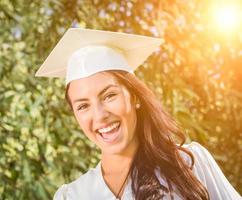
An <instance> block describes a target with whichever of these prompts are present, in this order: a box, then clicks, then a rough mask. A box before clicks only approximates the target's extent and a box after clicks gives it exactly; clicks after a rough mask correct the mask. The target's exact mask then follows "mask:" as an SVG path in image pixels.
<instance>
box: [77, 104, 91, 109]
mask: <svg viewBox="0 0 242 200" xmlns="http://www.w3.org/2000/svg"><path fill="white" fill-rule="evenodd" d="M87 107H88V105H87V104H83V105H80V106H78V107H77V110H85V109H86V108H87Z"/></svg>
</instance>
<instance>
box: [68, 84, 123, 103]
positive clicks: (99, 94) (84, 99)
mask: <svg viewBox="0 0 242 200" xmlns="http://www.w3.org/2000/svg"><path fill="white" fill-rule="evenodd" d="M111 87H118V85H113V84H110V85H107V86H106V87H105V88H104V89H102V91H101V92H99V93H98V96H101V95H102V94H103V93H105V92H106V91H107V90H108V89H109V88H111ZM87 100H88V98H79V99H76V100H74V102H73V103H76V102H79V101H87Z"/></svg>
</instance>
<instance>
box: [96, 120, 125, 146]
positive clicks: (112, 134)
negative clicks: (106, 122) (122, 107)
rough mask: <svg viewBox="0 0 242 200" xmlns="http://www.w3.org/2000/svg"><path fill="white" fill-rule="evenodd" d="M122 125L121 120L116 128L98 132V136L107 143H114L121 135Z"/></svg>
mask: <svg viewBox="0 0 242 200" xmlns="http://www.w3.org/2000/svg"><path fill="white" fill-rule="evenodd" d="M120 125H121V123H120V122H119V124H118V126H117V127H116V128H113V129H112V130H110V131H108V132H105V133H104V132H103V133H100V132H98V138H99V139H100V140H101V141H103V142H105V143H113V142H114V141H115V140H116V139H117V138H118V136H119V133H120Z"/></svg>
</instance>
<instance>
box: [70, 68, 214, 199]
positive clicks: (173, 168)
mask: <svg viewBox="0 0 242 200" xmlns="http://www.w3.org/2000/svg"><path fill="white" fill-rule="evenodd" d="M108 73H111V74H112V75H113V76H114V77H116V78H117V80H118V81H119V82H120V83H121V84H123V85H124V86H125V87H126V88H127V89H128V90H129V92H130V93H131V94H132V95H135V97H136V98H137V99H138V100H139V102H140V104H141V108H140V109H138V110H137V127H136V132H137V134H138V139H139V147H138V150H137V152H136V154H135V157H134V160H133V163H132V165H131V169H130V175H131V179H132V191H133V194H134V197H135V199H136V200H151V199H152V200H158V199H159V200H160V199H163V197H164V196H165V195H166V193H167V194H169V195H170V197H171V199H174V196H173V192H172V191H174V188H173V187H174V186H175V188H176V190H177V191H178V192H179V194H180V196H181V197H182V198H183V199H185V200H209V199H210V198H209V194H208V191H207V189H206V188H205V187H204V186H203V184H202V183H201V182H200V181H199V180H198V179H197V178H196V176H195V175H194V174H193V172H192V168H193V166H194V157H193V154H192V153H191V152H190V151H189V150H188V149H186V148H184V147H182V145H183V144H184V143H185V135H184V133H183V132H182V131H181V128H180V127H179V126H178V124H177V123H176V122H175V120H174V119H173V118H172V117H171V116H170V115H169V114H168V113H167V112H166V111H165V110H164V109H163V108H162V105H161V103H160V102H159V100H158V99H157V98H156V96H155V95H154V94H153V92H152V91H151V90H150V89H149V88H148V87H147V86H146V85H145V84H144V83H143V82H142V81H140V80H139V79H138V78H137V77H136V76H135V75H133V74H131V73H128V72H125V71H120V70H110V71H108ZM68 88H69V85H67V88H66V100H67V101H68V103H69V104H70V106H71V103H70V100H69V97H68ZM71 107H72V106H71ZM177 139H179V140H180V141H181V142H180V144H179V145H178V144H177V143H176V140H177ZM179 150H180V151H183V152H185V153H186V154H188V155H189V156H190V158H191V160H192V163H191V166H188V165H187V163H186V162H185V160H184V159H183V158H182V157H181V155H180V153H179ZM156 172H158V173H159V175H160V176H161V177H163V178H164V180H166V182H167V185H168V188H167V187H166V186H164V185H162V184H161V183H160V182H159V180H158V178H157V174H156Z"/></svg>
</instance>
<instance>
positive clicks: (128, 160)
mask: <svg viewBox="0 0 242 200" xmlns="http://www.w3.org/2000/svg"><path fill="white" fill-rule="evenodd" d="M160 42H161V40H159V39H156V38H150V37H144V36H137V35H130V34H124V33H115V32H107V31H97V30H88V29H70V30H68V31H67V33H66V34H65V35H64V36H63V38H62V40H61V41H60V42H59V43H58V44H57V46H56V47H55V49H54V50H53V52H52V53H51V54H50V56H49V57H48V58H47V60H46V61H45V63H44V65H43V66H42V67H41V68H40V70H39V71H38V72H37V75H38V76H48V77H49V76H57V77H63V76H65V77H66V99H67V101H68V103H69V105H70V106H71V108H72V111H73V113H74V115H75V117H76V120H77V122H78V123H79V125H80V127H81V129H82V130H83V133H84V134H85V135H86V136H87V137H88V139H89V140H91V141H92V142H94V143H95V144H96V145H97V146H98V147H99V148H100V149H101V161H100V162H99V164H98V165H97V166H96V168H95V169H90V170H89V171H88V172H87V173H85V174H83V175H82V176H80V177H79V178H78V179H77V180H75V181H73V182H71V183H69V184H64V185H62V186H61V187H60V188H59V189H58V191H57V192H56V194H55V196H54V200H64V199H65V200H79V199H84V200H89V199H90V200H109V199H110V200H111V199H122V200H132V199H137V200H149V199H155V200H157V199H174V200H179V199H188V200H208V199H212V200H239V199H241V197H240V195H239V194H238V193H237V192H236V191H235V190H234V188H233V187H232V186H231V185H230V183H229V182H228V180H227V179H226V178H225V176H224V175H223V173H222V171H221V170H220V169H219V167H218V165H217V164H216V162H215V161H214V159H213V158H212V156H211V155H210V153H209V152H208V151H207V150H206V149H205V148H204V147H202V146H201V145H200V144H198V143H196V142H192V143H190V144H184V142H185V136H184V135H183V133H182V132H181V131H180V129H179V127H178V126H177V124H176V123H175V121H174V120H173V119H172V118H171V116H170V115H169V114H168V113H166V112H165V111H164V109H163V108H162V106H161V104H160V102H159V101H158V100H157V99H156V97H155V96H154V95H153V93H152V92H151V91H150V90H149V89H148V87H147V86H145V85H144V84H143V83H142V82H141V81H140V80H138V79H137V78H136V76H135V75H134V74H133V71H134V69H135V68H136V67H138V66H139V65H140V64H141V63H142V62H143V61H144V60H145V59H146V58H147V57H148V56H149V55H150V54H151V53H152V52H153V51H154V50H155V49H156V48H157V47H158V46H159V45H160ZM66 46H68V48H66ZM72 47H73V48H72ZM65 49H67V50H66V52H65V53H63V50H64V51H65ZM61 50H62V54H63V55H65V57H64V58H60V57H59V59H57V56H58V55H59V53H60V52H61ZM57 60H58V61H57ZM56 62H57V63H56ZM61 66H63V67H61ZM178 139H180V144H177V141H178Z"/></svg>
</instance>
